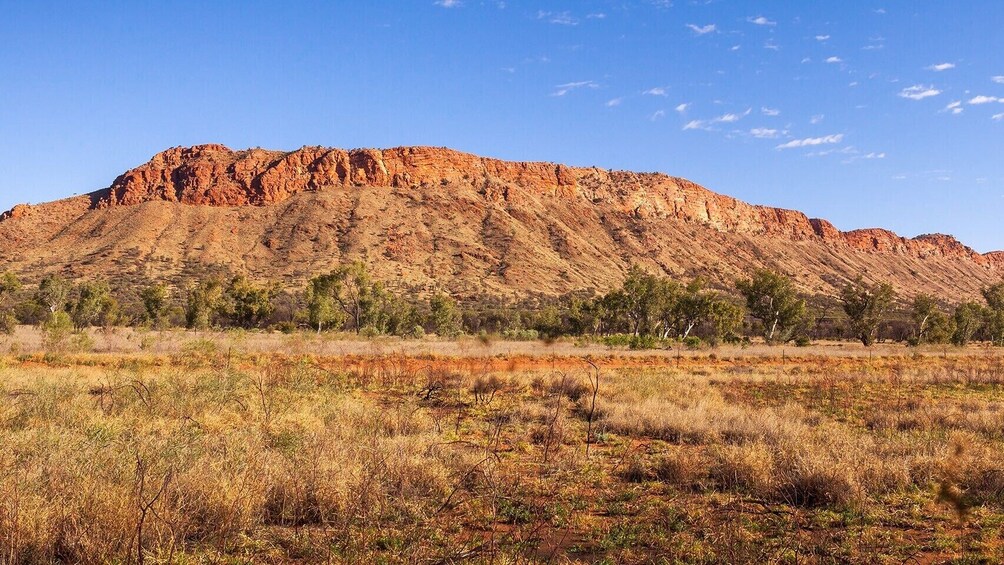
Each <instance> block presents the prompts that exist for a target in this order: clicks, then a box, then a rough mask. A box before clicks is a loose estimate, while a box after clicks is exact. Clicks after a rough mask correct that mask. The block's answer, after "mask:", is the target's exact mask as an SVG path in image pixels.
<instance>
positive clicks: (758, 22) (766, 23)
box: [746, 16, 777, 26]
mask: <svg viewBox="0 0 1004 565" xmlns="http://www.w3.org/2000/svg"><path fill="white" fill-rule="evenodd" d="M746 21H748V22H749V23H751V24H756V25H758V26H773V25H777V22H775V21H771V20H768V19H767V18H765V17H763V16H757V17H755V18H754V17H752V16H751V17H749V18H746Z"/></svg>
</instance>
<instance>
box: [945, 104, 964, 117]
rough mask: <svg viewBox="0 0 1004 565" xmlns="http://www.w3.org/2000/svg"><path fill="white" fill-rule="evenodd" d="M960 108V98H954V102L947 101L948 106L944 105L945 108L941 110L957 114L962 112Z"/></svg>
mask: <svg viewBox="0 0 1004 565" xmlns="http://www.w3.org/2000/svg"><path fill="white" fill-rule="evenodd" d="M962 110H963V109H962V100H956V101H955V102H951V103H949V104H948V106H945V109H944V110H942V112H951V113H952V114H955V115H959V114H961V113H962Z"/></svg>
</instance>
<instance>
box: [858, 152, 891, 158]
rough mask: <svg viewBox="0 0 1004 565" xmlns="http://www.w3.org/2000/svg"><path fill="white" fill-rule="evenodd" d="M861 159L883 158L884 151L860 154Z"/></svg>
mask: <svg viewBox="0 0 1004 565" xmlns="http://www.w3.org/2000/svg"><path fill="white" fill-rule="evenodd" d="M861 158H862V159H885V153H869V154H867V155H862V156H861Z"/></svg>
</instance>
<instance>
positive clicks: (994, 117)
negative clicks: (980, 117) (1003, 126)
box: [991, 112, 1004, 122]
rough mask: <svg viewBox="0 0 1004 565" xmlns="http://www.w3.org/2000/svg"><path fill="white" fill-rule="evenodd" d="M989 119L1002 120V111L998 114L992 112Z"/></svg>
mask: <svg viewBox="0 0 1004 565" xmlns="http://www.w3.org/2000/svg"><path fill="white" fill-rule="evenodd" d="M991 119H993V120H994V121H998V122H999V121H1001V120H1004V112H1002V113H1000V114H994V115H993V116H992V117H991Z"/></svg>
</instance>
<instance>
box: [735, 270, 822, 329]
mask: <svg viewBox="0 0 1004 565" xmlns="http://www.w3.org/2000/svg"><path fill="white" fill-rule="evenodd" d="M736 288H737V289H738V290H739V293H740V294H742V295H743V297H744V298H745V299H746V308H747V310H748V311H749V313H750V315H751V316H753V317H754V318H755V319H756V320H757V321H759V323H760V325H761V326H762V329H763V337H764V339H765V340H766V341H767V343H786V342H788V341H791V340H792V339H794V337H795V334H796V332H797V331H798V330H799V328H800V327H801V326H802V325H803V324H804V323H805V321H806V319H807V316H806V310H805V300H803V299H801V298H799V296H798V294H797V293H796V292H795V288H794V284H793V283H792V281H791V279H790V278H788V277H786V276H784V275H782V274H780V273H777V272H774V271H771V270H768V269H760V270H758V271H756V272H755V273H754V274H753V276H752V277H751V278H749V279H741V280H739V281H737V282H736Z"/></svg>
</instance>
